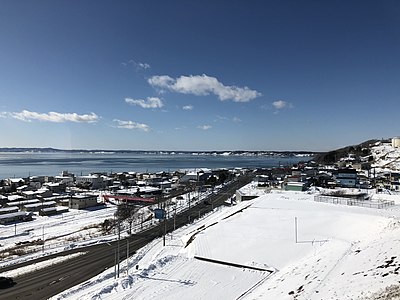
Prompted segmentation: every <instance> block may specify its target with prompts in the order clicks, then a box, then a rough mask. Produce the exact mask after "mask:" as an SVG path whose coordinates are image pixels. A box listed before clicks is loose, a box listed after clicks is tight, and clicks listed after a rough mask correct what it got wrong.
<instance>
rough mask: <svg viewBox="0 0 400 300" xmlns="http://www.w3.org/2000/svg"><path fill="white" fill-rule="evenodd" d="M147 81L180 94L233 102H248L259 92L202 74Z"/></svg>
mask: <svg viewBox="0 0 400 300" xmlns="http://www.w3.org/2000/svg"><path fill="white" fill-rule="evenodd" d="M148 83H149V84H150V85H151V86H153V87H155V88H160V89H167V90H170V91H173V92H177V93H182V94H193V95H196V96H206V95H209V94H214V95H216V96H217V97H218V98H219V100H221V101H225V100H233V101H234V102H248V101H250V100H253V99H255V98H257V97H259V96H261V93H260V92H258V91H256V90H251V89H249V88H248V87H246V86H245V87H237V86H234V85H232V86H226V85H224V84H222V83H221V82H219V81H218V79H217V78H215V77H211V76H207V75H205V74H203V75H190V76H181V77H179V78H177V79H174V78H172V77H170V76H167V75H162V76H153V77H151V78H149V79H148Z"/></svg>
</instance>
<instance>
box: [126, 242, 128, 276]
mask: <svg viewBox="0 0 400 300" xmlns="http://www.w3.org/2000/svg"><path fill="white" fill-rule="evenodd" d="M126 275H127V276H129V239H126Z"/></svg>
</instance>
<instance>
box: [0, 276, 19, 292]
mask: <svg viewBox="0 0 400 300" xmlns="http://www.w3.org/2000/svg"><path fill="white" fill-rule="evenodd" d="M15 284H16V283H15V281H14V280H13V279H12V278H11V277H3V276H0V289H6V288H9V287H12V286H14V285H15Z"/></svg>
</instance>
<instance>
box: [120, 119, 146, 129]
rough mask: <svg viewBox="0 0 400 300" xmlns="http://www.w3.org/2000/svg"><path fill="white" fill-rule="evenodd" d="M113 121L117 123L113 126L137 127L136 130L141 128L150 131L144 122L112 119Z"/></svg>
mask: <svg viewBox="0 0 400 300" xmlns="http://www.w3.org/2000/svg"><path fill="white" fill-rule="evenodd" d="M113 121H114V122H116V123H117V125H116V126H115V127H117V128H123V129H138V130H143V131H145V132H148V131H150V127H149V126H148V125H146V124H141V123H136V122H133V121H122V120H118V119H114V120H113Z"/></svg>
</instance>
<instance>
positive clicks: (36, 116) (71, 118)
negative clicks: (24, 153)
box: [1, 110, 100, 123]
mask: <svg viewBox="0 0 400 300" xmlns="http://www.w3.org/2000/svg"><path fill="white" fill-rule="evenodd" d="M1 115H2V116H8V117H11V118H14V119H18V120H21V121H24V122H31V121H32V120H37V121H43V122H54V123H65V122H75V123H95V122H97V121H98V120H99V119H100V117H99V116H98V115H96V114H95V113H93V112H92V113H90V114H85V115H78V114H77V113H58V112H53V111H51V112H49V113H38V112H34V111H28V110H23V111H21V112H2V113H1Z"/></svg>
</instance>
